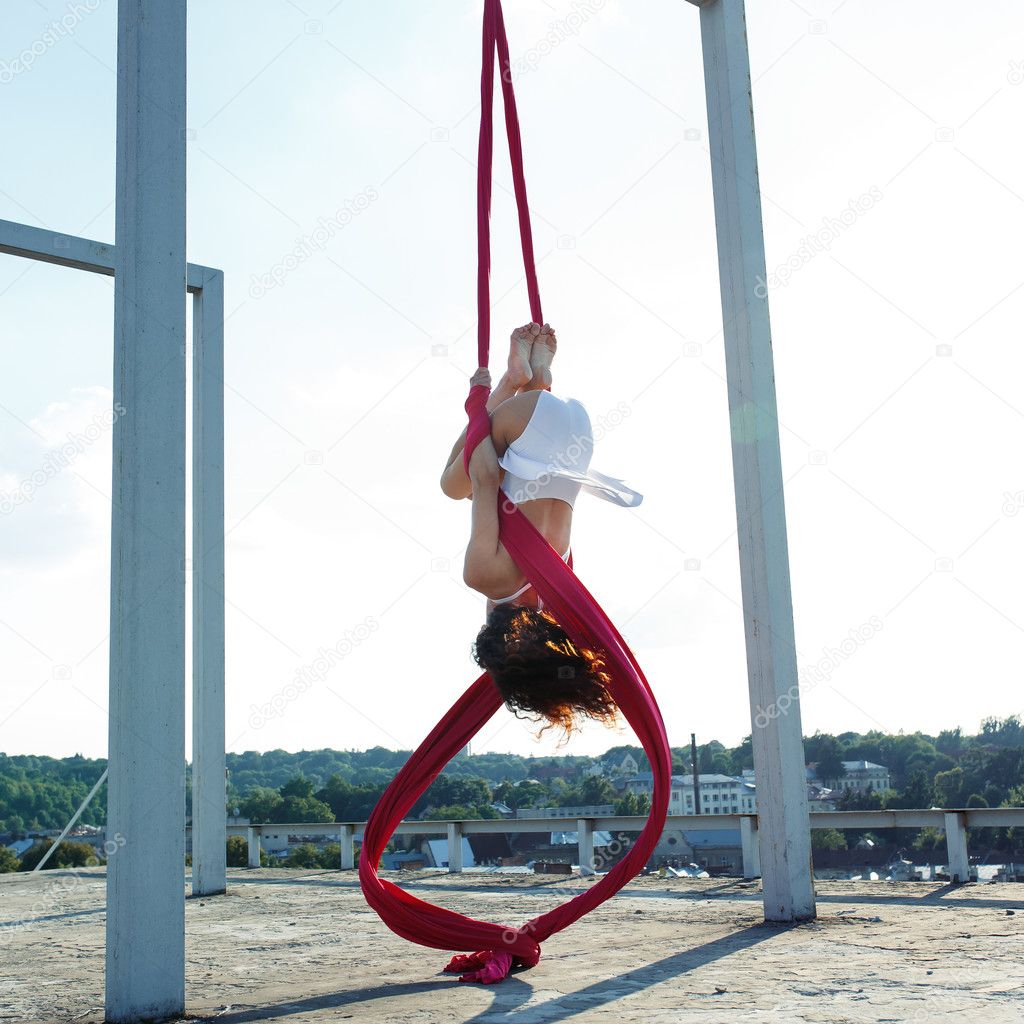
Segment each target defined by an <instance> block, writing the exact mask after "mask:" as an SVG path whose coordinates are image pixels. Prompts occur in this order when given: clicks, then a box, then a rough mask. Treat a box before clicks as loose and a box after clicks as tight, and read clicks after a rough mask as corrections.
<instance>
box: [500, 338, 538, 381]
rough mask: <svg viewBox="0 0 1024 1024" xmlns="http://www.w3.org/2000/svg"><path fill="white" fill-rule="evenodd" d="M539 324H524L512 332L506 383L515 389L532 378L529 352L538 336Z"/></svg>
mask: <svg viewBox="0 0 1024 1024" xmlns="http://www.w3.org/2000/svg"><path fill="white" fill-rule="evenodd" d="M540 329H541V328H540V324H526V325H524V326H523V327H517V328H516V329H515V330H514V331H513V332H512V343H511V346H510V348H509V353H508V372H507V373H506V374H505V377H506V379H507V380H508V382H509V383H510V384H511V385H512V386H513V387H515V388H521V387H523V386H524V385H526V384H528V383H529V381H530V378H531V377H532V376H533V370H532V368H531V366H530V351H531V348H532V346H533V341H534V339H535V338H536V337H537V336H538V335H539V334H540Z"/></svg>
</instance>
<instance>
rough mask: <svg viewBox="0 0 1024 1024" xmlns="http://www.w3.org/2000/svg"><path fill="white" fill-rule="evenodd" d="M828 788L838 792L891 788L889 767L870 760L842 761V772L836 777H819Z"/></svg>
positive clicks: (868, 791) (861, 791)
mask: <svg viewBox="0 0 1024 1024" xmlns="http://www.w3.org/2000/svg"><path fill="white" fill-rule="evenodd" d="M820 781H821V782H823V783H824V784H825V785H826V786H828V787H829V788H830V789H834V790H836V791H837V792H839V793H842V792H844V791H845V790H847V789H848V790H850V792H852V793H860V794H864V793H872V792H878V791H879V790H883V789H891V788H892V780H891V778H890V776H889V769H888V768H886V767H885V766H884V765H881V764H875V763H874V762H872V761H844V762H843V774H842V775H841V776H840V777H839V778H837V779H820Z"/></svg>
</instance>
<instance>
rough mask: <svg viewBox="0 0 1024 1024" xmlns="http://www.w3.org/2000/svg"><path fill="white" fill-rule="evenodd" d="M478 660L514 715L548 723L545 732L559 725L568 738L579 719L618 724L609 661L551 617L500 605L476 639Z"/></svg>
mask: <svg viewBox="0 0 1024 1024" xmlns="http://www.w3.org/2000/svg"><path fill="white" fill-rule="evenodd" d="M473 657H474V659H475V661H476V663H477V664H478V665H479V666H480V667H481V668H483V669H486V670H487V672H488V673H489V674H490V676H491V678H492V679H493V680H494V684H495V685H496V686H497V688H498V691H499V693H500V694H501V696H502V697H503V698H504V700H505V706H506V707H507V708H508V709H509V711H511V712H512V713H513V714H515V715H516V717H517V718H524V717H528V718H531V720H532V721H535V722H539V721H541V720H542V719H543V720H545V721H546V722H547V725H545V726H544V727H543V728H542V729H541V732H544V730H545V729H548V728H550V727H551V726H556V727H557V728H560V729H562V730H563V731H564V733H565V738H568V736H569V734H570V733H571V732H572V731H573V729H574V728H578V724H579V720H580V719H585V718H590V719H593V720H594V721H598V722H602V723H604V724H605V725H614V724H615V723H616V721H617V719H618V713H619V709H618V707H617V706H616V704H615V701H614V700H613V699H612V695H611V693H610V691H609V689H608V683H609V682H610V681H611V677H610V676H609V675H608V672H607V671H606V669H607V665H606V662H605V658H604V656H603V655H602V654H601V653H600V652H599V651H592V650H588V649H586V648H580V647H577V646H576V644H574V643H573V642H572V640H571V639H570V638H569V635H568V634H567V633H566V632H565V630H564V629H562V627H561V626H560V625H559V624H558V622H557V621H556V619H555V618H554V617H553V616H552V615H551V614H550V613H549V612H546V611H542V610H539V609H537V608H527V607H525V606H522V605H512V604H499V605H497V606H496V607H495V608H494V610H493V611H492V612H491V613H490V614H489V615H488V616H487V622H486V623H485V624H484V626H483V628H482V629H481V630H480V632H479V633H478V634H477V638H476V643H475V644H474V645H473Z"/></svg>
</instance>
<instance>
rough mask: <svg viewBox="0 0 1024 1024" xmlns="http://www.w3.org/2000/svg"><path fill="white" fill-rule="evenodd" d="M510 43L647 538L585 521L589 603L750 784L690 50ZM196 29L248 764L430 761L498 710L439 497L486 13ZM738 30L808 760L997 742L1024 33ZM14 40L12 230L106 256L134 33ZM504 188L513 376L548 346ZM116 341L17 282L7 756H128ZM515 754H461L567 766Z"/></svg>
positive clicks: (0, 73) (674, 29)
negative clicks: (993, 726) (520, 330)
mask: <svg viewBox="0 0 1024 1024" xmlns="http://www.w3.org/2000/svg"><path fill="white" fill-rule="evenodd" d="M505 6H506V8H507V9H506V13H505V17H506V24H507V28H508V33H509V37H510V44H511V52H512V55H513V61H514V63H515V66H516V68H517V75H516V81H515V85H516V92H517V98H518V102H519V108H520V117H521V122H522V129H523V139H524V154H525V162H526V172H527V182H528V186H529V194H530V198H531V206H532V211H533V225H534V233H535V242H536V251H537V256H538V268H539V275H540V287H541V294H542V297H543V299H544V314H545V318H546V319H547V320H548V321H550V322H551V323H552V324H553V325H555V327H556V328H557V330H558V336H559V342H560V348H559V354H558V357H557V360H556V363H555V368H554V376H555V390H556V391H559V392H561V393H564V394H568V395H571V396H573V397H576V398H579V399H580V400H582V401H583V402H585V404H586V405H587V406H588V408H589V410H590V412H591V416H592V419H593V420H594V422H595V424H598V425H599V435H600V436H599V440H598V444H597V449H596V453H595V457H594V466H595V468H598V469H601V470H602V471H604V472H606V473H609V474H611V475H613V476H619V477H623V478H625V479H626V480H627V482H628V483H629V484H630V485H631V486H633V487H635V488H636V489H637V490H639V491H641V492H642V493H643V494H644V496H645V500H644V502H643V504H642V505H641V506H640V507H639V508H637V509H631V510H626V509H621V508H616V507H613V506H611V505H610V504H607V503H604V502H600V501H597V500H594V499H589V498H587V497H586V496H583V497H581V499H580V502H579V503H578V505H577V512H576V519H575V525H574V537H573V550H574V555H575V564H576V570H577V572H578V574H579V575H580V577H581V578H582V579H583V580H584V582H585V583H586V585H587V586H588V587H589V588H590V589H591V591H592V592H593V593H594V594H595V596H597V598H598V599H599V600H600V601H601V603H602V604H603V605H604V607H605V608H606V610H607V611H608V612H609V614H610V615H611V617H612V618H613V620H615V622H616V623H617V624H618V625H619V627H620V629H621V630H622V632H623V633H624V635H625V636H626V638H627V640H628V641H629V642H630V644H631V645H632V646H633V648H634V649H635V651H636V653H637V656H638V658H639V661H640V663H641V664H642V665H643V667H644V669H645V671H646V672H647V675H648V677H649V679H650V680H651V683H652V686H653V687H654V690H655V693H656V695H657V697H658V699H659V701H660V703H661V706H662V709H663V712H664V715H665V719H666V722H667V726H668V732H669V738H670V740H671V742H672V743H673V744H676V745H680V744H683V743H686V742H688V740H689V735H690V733H691V732H695V733H696V734H697V736H698V738H699V740H700V741H702V742H703V741H707V740H710V739H712V738H717V739H719V740H721V741H722V742H724V743H727V744H735V743H737V742H739V740H740V739H741V738H742V737H743V736H744V735H746V734H747V733H749V732H750V730H751V720H750V714H749V710H748V701H747V686H746V661H745V653H744V636H743V624H742V617H741V609H740V580H739V563H738V554H737V547H736V532H735V525H736V521H735V505H734V499H733V492H732V465H731V448H730V437H729V417H728V408H727V401H726V389H725V363H724V355H723V342H722V334H721V305H720V298H719V291H718V275H717V255H716V242H715V232H714V217H713V207H712V195H711V174H710V163H709V155H708V148H707V119H706V108H705V96H704V85H703V71H702V63H701V51H700V33H699V15H698V13H697V10H696V8H694V7H692V6H691V5H690V4H687V3H683V2H680V0H672V2H669V0H631V2H630V3H628V4H627V3H624V2H622V0H572V2H571V3H567V2H564V0H550V2H548V0H517V2H514V3H513V2H509V3H507V4H506V5H505ZM189 7H190V12H189V17H190V23H189V45H190V52H189V86H188V104H189V113H188V123H189V125H190V129H189V132H188V138H189V141H188V190H189V197H188V198H189V219H188V253H189V259H190V260H191V261H192V262H195V263H202V264H206V265H209V266H215V267H219V268H221V269H223V271H224V273H225V275H226V278H225V279H226V310H227V323H226V338H225V344H226V435H227V436H226V444H227V470H226V486H227V495H226V503H227V516H226V519H227V522H226V530H227V574H228V575H227V579H228V591H227V665H228V669H227V671H228V677H227V689H228V698H227V699H228V706H227V743H228V749H229V750H232V751H243V750H261V751H263V750H269V749H274V748H284V749H287V750H298V749H313V748H319V747H334V748H341V749H346V748H356V749H363V748H366V747H370V746H376V745H381V746H386V747H393V748H410V747H412V746H414V745H415V744H416V743H418V742H419V740H420V739H421V738H422V737H423V736H424V735H425V734H426V732H427V731H428V730H429V729H430V727H431V726H432V725H433V723H434V722H435V721H436V720H437V719H438V718H439V717H440V716H441V714H442V713H443V712H444V710H445V709H447V707H448V706H449V705H450V704H451V702H452V701H453V700H454V699H455V697H456V696H457V695H458V694H459V693H460V692H461V691H462V690H463V689H464V688H465V687H466V686H467V685H468V684H469V682H470V681H472V679H473V678H475V675H476V671H475V666H474V664H473V662H472V660H471V657H470V648H471V643H472V639H473V637H474V636H475V633H476V630H477V629H478V628H479V626H480V624H481V622H482V618H483V614H484V607H483V599H482V598H481V597H479V595H476V594H474V593H472V592H470V591H468V590H467V589H466V588H465V586H464V585H463V583H462V580H461V561H462V552H463V549H464V546H465V543H466V540H467V537H468V527H469V503H467V502H463V503H458V504H456V503H453V502H450V501H449V500H448V499H446V498H445V497H444V496H443V495H442V494H441V492H440V490H439V488H438V478H439V475H440V471H441V469H442V468H443V463H444V460H445V458H446V456H447V454H448V451H449V449H450V447H451V444H452V442H453V441H454V439H455V436H456V435H457V434H458V432H459V431H460V430H461V428H462V426H463V420H464V413H463V411H462V403H463V401H464V398H465V393H466V388H467V381H468V377H469V375H470V374H471V373H472V372H473V370H474V369H475V361H476V359H475V344H474V341H475V287H474V285H475V151H476V132H477V126H478V118H479V107H478V103H477V90H478V76H479V68H478V61H479V22H480V14H481V10H482V4H481V3H480V2H479V0H473V2H468V0H446V2H443V3H435V4H430V5H427V4H419V3H412V2H411V0H405V2H400V0H374V2H370V0H340V2H339V0H296V2H290V0H289V2H285V0H259V2H257V3H242V2H240V0H216V2H214V0H192V3H191V4H190V5H189ZM748 8H749V10H748V33H749V44H750V53H751V67H752V77H753V82H754V84H753V94H754V111H755V119H756V127H757V133H758V150H759V160H760V180H761V187H762V202H763V209H764V228H765V244H766V252H767V266H768V269H769V275H768V279H767V281H766V283H765V286H766V288H767V289H768V293H769V302H770V307H771V317H772V328H773V347H774V357H775V372H776V386H777V391H778V407H779V416H780V424H781V444H782V460H783V472H784V477H785V481H786V483H785V498H786V507H787V514H788V524H789V552H790V559H791V567H792V582H793V602H794V616H795V629H796V643H797V650H798V664H799V673H800V679H801V683H802V691H803V692H802V716H803V727H804V732H805V733H807V734H810V733H813V732H814V731H816V730H823V731H827V732H842V731H846V730H856V731H867V730H870V729H882V730H885V731H889V732H896V731H899V730H905V731H915V730H918V729H920V730H923V731H925V732H932V733H935V732H937V731H938V730H940V729H942V728H951V727H955V726H958V725H959V726H962V727H963V728H964V729H965V730H967V731H971V732H973V731H976V730H977V728H978V725H979V723H980V721H981V720H982V719H983V718H984V717H986V716H989V715H998V716H1005V715H1009V714H1014V713H1017V712H1020V711H1021V710H1022V705H1024V697H1022V696H1021V678H1020V677H1021V667H1020V666H1021V650H1022V643H1024V637H1022V633H1024V608H1022V605H1021V597H1020V588H1019V584H1018V581H1019V578H1020V568H1021V553H1022V538H1024V470H1022V468H1021V463H1020V451H1021V449H1022V443H1024V397H1022V395H1021V393H1020V388H1019V381H1020V380H1021V378H1022V371H1024V351H1022V345H1021V340H1022V339H1021V326H1020V325H1021V323H1022V321H1024V276H1022V257H1021V242H1020V239H1021V237H1022V229H1024V163H1022V161H1021V158H1020V157H1021V151H1020V144H1019V137H1020V131H1019V129H1020V125H1021V124H1022V123H1024V23H1022V22H1021V19H1020V16H1019V11H1018V9H1017V8H1018V4H1017V3H1016V0H989V2H987V3H985V4H979V5H974V6H972V7H971V8H970V10H968V9H967V8H965V7H964V5H963V4H962V3H953V2H952V0H902V2H901V3H898V4H889V5H887V7H886V12H885V18H884V20H881V19H880V18H879V17H878V6H877V4H875V3H869V2H868V0H800V2H797V0H762V2H759V3H757V4H749V5H748ZM0 18H2V21H0V25H2V31H0V118H2V122H3V125H4V138H5V143H6V145H5V153H4V160H3V161H2V164H0V218H3V219H7V220H13V221H19V222H23V223H27V224H32V225H35V226H39V227H43V228H46V229H48V230H53V231H56V232H61V233H65V234H76V235H83V236H86V237H89V238H94V239H98V240H101V241H108V242H112V241H113V236H114V157H115V138H114V134H115V132H114V129H115V71H114V66H115V58H116V54H115V43H116V6H115V0H85V2H79V3H62V2H59V0H48V2H47V0H16V2H13V3H5V4H4V5H3V12H2V15H0ZM62 18H64V19H66V21H65V23H66V24H70V26H71V28H70V29H69V30H67V31H65V32H63V33H62V34H61V35H60V36H59V37H58V36H55V35H54V34H53V33H50V34H47V27H48V26H50V25H52V23H53V22H55V21H57V20H58V19H62ZM47 39H49V40H50V41H49V42H47V41H46V40H47ZM499 138H500V136H499ZM495 152H496V160H495V167H496V183H497V184H496V188H495V194H494V211H493V229H492V235H493V246H494V253H493V270H492V294H493V300H494V308H493V315H492V322H493V327H494V340H493V345H492V349H493V362H492V365H493V366H495V367H498V366H500V362H501V360H502V357H503V353H502V349H503V346H504V345H505V339H506V337H507V333H508V331H509V330H511V328H512V327H514V326H516V325H518V324H520V323H524V322H526V321H527V320H529V309H528V305H527V301H526V294H525V289H524V286H523V282H522V270H521V265H520V263H519V259H520V257H519V252H518V240H517V235H516V222H515V209H514V202H513V200H512V197H511V192H510V187H511V182H510V177H509V173H508V166H507V153H505V152H504V150H503V148H502V147H501V146H500V145H499V146H497V147H496V151H495ZM112 309H113V288H112V282H111V280H110V279H107V278H101V277H97V276H93V275H89V274H86V273H82V272H79V271H73V270H68V269H62V268H55V267H50V266H46V265H41V264H35V263H30V262H28V261H25V260H22V259H18V258H16V257H9V256H0V358H2V365H3V371H2V373H0V664H2V665H3V676H2V684H0V750H4V751H6V752H7V753H9V754H15V753H37V754H44V753H45V754H50V755H55V756H56V755H69V754H73V753H76V752H81V753H83V754H86V755H88V756H104V755H105V753H106V747H107V710H106V709H107V688H108V675H107V671H108V666H107V633H108V626H109V603H108V602H109V597H108V591H109V544H110V501H109V495H110V473H111V467H110V451H111V446H110V430H111V415H110V413H111V403H112V391H111V382H112V331H113V326H112ZM68 443H71V444H72V445H73V448H74V457H73V458H71V459H70V460H68V464H67V465H65V466H64V467H63V468H61V469H60V471H59V472H56V473H53V474H48V475H46V477H45V482H44V484H43V485H42V486H40V487H38V488H37V489H36V490H35V491H34V492H33V493H32V495H31V497H30V499H27V500H25V494H26V491H25V481H28V480H31V479H32V477H33V474H37V472H38V471H39V470H40V469H42V468H43V467H45V466H46V465H48V464H52V461H53V460H52V454H51V453H53V452H54V451H57V450H60V449H61V448H62V447H63V446H65V445H66V444H68ZM19 495H20V497H21V500H19V501H17V502H15V501H14V498H13V497H12V496H19ZM296 680H299V681H300V682H299V683H297V682H296ZM183 685H184V683H183ZM535 731H536V730H535V728H534V727H532V726H530V725H529V724H528V723H524V722H522V721H518V720H516V719H515V718H513V717H512V716H511V715H509V714H507V713H506V712H504V711H502V712H500V713H499V715H498V716H496V718H495V719H494V720H493V721H492V722H491V723H490V724H489V725H488V726H487V727H486V728H485V729H484V730H483V732H482V733H481V734H480V735H479V737H478V738H477V740H476V741H474V744H473V748H474V750H476V751H481V752H482V751H486V750H492V751H513V752H516V753H519V754H524V755H526V754H544V753H550V752H553V751H555V750H556V740H555V739H554V738H553V737H551V736H550V735H548V736H546V737H544V738H541V739H539V740H538V739H537V738H536V736H535ZM632 740H633V737H632V733H631V732H630V731H629V730H628V729H627V728H623V729H622V730H621V731H609V730H608V729H605V728H602V727H599V726H594V727H591V728H587V729H585V730H584V731H583V732H582V733H581V734H580V735H579V736H577V737H575V738H574V739H573V740H572V742H571V743H570V744H569V745H568V746H566V747H563V748H561V751H562V752H570V753H582V754H596V753H599V752H601V751H603V750H605V749H607V748H608V747H609V746H612V745H615V744H619V743H623V742H631V741H632Z"/></svg>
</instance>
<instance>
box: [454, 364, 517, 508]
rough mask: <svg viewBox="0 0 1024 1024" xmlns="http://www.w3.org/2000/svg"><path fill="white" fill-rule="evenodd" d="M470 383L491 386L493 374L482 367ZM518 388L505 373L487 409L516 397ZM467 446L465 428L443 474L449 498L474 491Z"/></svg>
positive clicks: (466, 495) (467, 496)
mask: <svg viewBox="0 0 1024 1024" xmlns="http://www.w3.org/2000/svg"><path fill="white" fill-rule="evenodd" d="M470 383H471V384H486V385H488V386H490V383H491V375H490V373H489V372H488V371H487V370H486V368H484V367H481V368H480V369H479V370H477V371H476V373H475V374H474V375H473V377H472V379H471V381H470ZM517 390H518V389H517V388H516V385H515V384H514V383H513V382H512V381H511V380H510V379H509V375H508V373H505V374H504V375H503V376H502V378H501V380H499V381H498V386H497V387H496V388H495V389H494V390H493V391H492V392H491V395H490V398H488V399H487V411H488V412H494V410H495V409H497V408H498V406H499V405H501V403H502V402H504V401H505V400H506V399H509V398H514V397H515V395H516V392H517ZM465 447H466V431H465V430H463V431H462V433H461V434H459V439H458V440H457V441H456V442H455V445H454V447H453V448H452V451H451V454H450V455H449V456H448V462H447V464H446V465H445V467H444V472H443V473H442V474H441V490H442V491H444V493H445V494H446V495H447V496H448V497H449V498H454V499H455V500H459V499H461V498H469V497H471V496H472V492H473V488H472V486H471V485H470V480H469V477H468V476H467V475H466V469H465V467H464V466H463V465H462V450H463V448H465Z"/></svg>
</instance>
